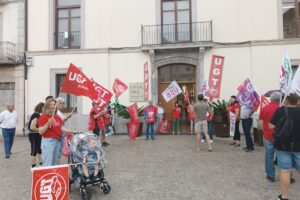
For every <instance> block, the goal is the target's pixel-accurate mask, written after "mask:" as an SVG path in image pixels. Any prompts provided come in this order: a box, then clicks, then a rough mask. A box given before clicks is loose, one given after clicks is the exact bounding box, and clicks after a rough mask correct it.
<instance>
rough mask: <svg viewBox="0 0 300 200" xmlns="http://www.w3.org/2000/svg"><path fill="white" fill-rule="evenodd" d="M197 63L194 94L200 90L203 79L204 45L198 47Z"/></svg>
mask: <svg viewBox="0 0 300 200" xmlns="http://www.w3.org/2000/svg"><path fill="white" fill-rule="evenodd" d="M198 59H199V63H198V66H197V69H196V73H197V74H196V96H197V94H198V92H199V91H200V87H201V83H202V81H203V80H204V47H200V48H199V56H198Z"/></svg>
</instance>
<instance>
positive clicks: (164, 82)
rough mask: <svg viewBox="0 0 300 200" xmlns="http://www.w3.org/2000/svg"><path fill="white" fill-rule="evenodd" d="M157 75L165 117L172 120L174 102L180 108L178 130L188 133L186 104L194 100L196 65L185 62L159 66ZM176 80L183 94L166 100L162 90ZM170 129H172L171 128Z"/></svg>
mask: <svg viewBox="0 0 300 200" xmlns="http://www.w3.org/2000/svg"><path fill="white" fill-rule="evenodd" d="M158 75H159V88H158V91H159V100H161V101H162V105H163V108H164V110H165V113H166V117H167V118H168V119H171V120H172V111H173V107H174V105H175V103H178V105H179V106H180V108H181V116H180V132H181V133H189V132H190V128H189V121H188V115H187V106H188V104H189V103H190V102H192V101H195V93H196V82H195V79H196V78H195V77H196V67H194V66H191V65H185V64H173V65H167V66H163V67H160V68H159V69H158ZM174 80H175V81H176V82H177V83H178V85H179V86H180V87H181V89H182V91H183V92H184V94H185V95H186V96H188V98H186V97H185V95H184V94H180V95H178V96H177V97H176V98H174V99H172V100H171V101H169V102H166V101H165V100H164V98H163V96H162V95H161V94H162V92H163V91H164V90H165V89H166V88H167V87H168V85H169V84H170V83H171V82H172V81H174ZM171 131H172V130H171Z"/></svg>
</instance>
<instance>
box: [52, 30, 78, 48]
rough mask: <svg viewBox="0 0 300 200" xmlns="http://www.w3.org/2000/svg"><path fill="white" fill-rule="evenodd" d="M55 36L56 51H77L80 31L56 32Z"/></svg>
mask: <svg viewBox="0 0 300 200" xmlns="http://www.w3.org/2000/svg"><path fill="white" fill-rule="evenodd" d="M55 35H56V48H57V49H78V48H80V44H81V40H80V38H81V35H80V31H73V32H58V33H57V34H55Z"/></svg>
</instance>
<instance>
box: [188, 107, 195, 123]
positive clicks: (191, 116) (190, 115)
mask: <svg viewBox="0 0 300 200" xmlns="http://www.w3.org/2000/svg"><path fill="white" fill-rule="evenodd" d="M187 111H188V118H189V120H195V117H196V116H195V111H194V109H193V108H192V105H189V107H188V108H187Z"/></svg>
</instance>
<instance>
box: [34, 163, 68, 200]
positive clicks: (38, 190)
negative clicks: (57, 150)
mask: <svg viewBox="0 0 300 200" xmlns="http://www.w3.org/2000/svg"><path fill="white" fill-rule="evenodd" d="M68 170H69V166H68V165H56V166H51V167H39V168H33V169H32V187H31V199H32V200H41V199H60V200H68V199H69V176H68Z"/></svg>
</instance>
